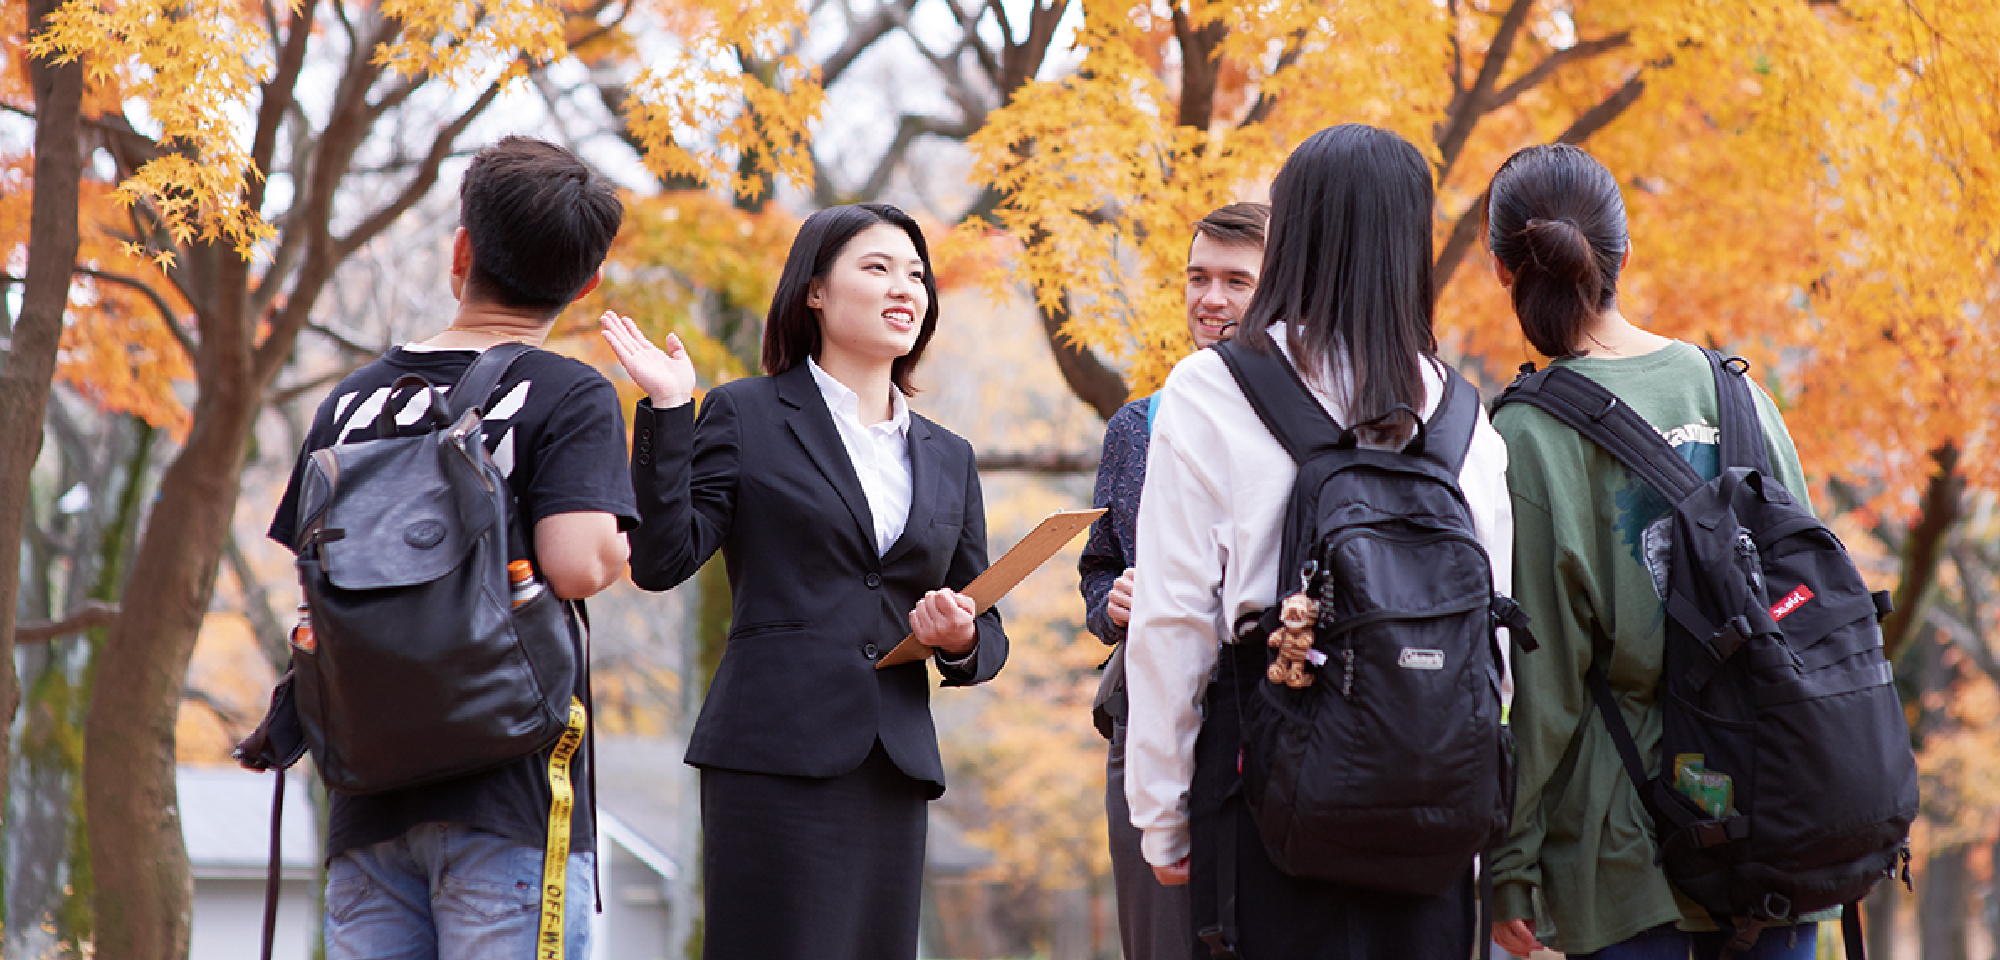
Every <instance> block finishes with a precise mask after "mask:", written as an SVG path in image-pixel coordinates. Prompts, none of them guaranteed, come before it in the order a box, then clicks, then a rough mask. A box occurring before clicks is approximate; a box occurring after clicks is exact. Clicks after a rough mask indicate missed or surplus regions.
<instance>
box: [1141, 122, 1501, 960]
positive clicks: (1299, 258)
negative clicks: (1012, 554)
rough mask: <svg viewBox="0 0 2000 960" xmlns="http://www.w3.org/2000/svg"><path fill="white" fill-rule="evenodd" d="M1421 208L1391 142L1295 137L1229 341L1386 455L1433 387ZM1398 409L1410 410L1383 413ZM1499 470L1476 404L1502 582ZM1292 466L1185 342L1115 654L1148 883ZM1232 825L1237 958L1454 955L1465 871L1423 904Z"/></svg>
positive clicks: (1427, 235) (1190, 772)
mask: <svg viewBox="0 0 2000 960" xmlns="http://www.w3.org/2000/svg"><path fill="white" fill-rule="evenodd" d="M1432 203H1433V197H1432V186H1431V170H1430V165H1429V164H1428V163H1426V162H1425V160H1424V158H1423V155H1422V154H1421V153H1420V152H1418V151H1417V149H1416V148H1415V147H1413V146H1411V145H1410V143H1409V142H1408V141H1406V140H1404V139H1403V138H1401V137H1399V136H1397V135H1396V134H1394V133H1391V132H1388V131H1386V130H1380V129H1376V128H1374V127H1368V126H1361V125H1356V124H1350V125H1346V126H1339V127H1333V128H1330V129H1327V130H1323V131H1320V132H1319V133H1317V134H1315V135H1313V136H1312V137H1311V138H1309V139H1307V140H1306V141H1305V143H1303V144H1301V145H1300V146H1299V148H1298V149H1297V150H1295V151H1294V152H1293V153H1292V155H1291V157H1290V158H1289V159H1288V160H1287V161H1286V162H1285V165H1284V168H1283V169H1282V170H1281V171H1280V172H1279V174H1278V176H1277V179H1276V180H1275V181H1273V183H1272V185H1271V222H1270V227H1269V233H1268V236H1267V240H1266V244H1265V248H1264V262H1263V268H1262V271H1261V277H1262V279H1261V280H1260V282H1259V284H1258V286H1257V291H1256V294H1255V296H1254V297H1253V299H1252V300H1251V302H1250V305H1249V307H1248V308H1247V309H1246V310H1245V313H1244V316H1243V319H1242V324H1241V327H1240V329H1239V332H1238V333H1237V337H1236V342H1237V343H1239V344H1242V345H1245V346H1246V347H1248V348H1250V349H1254V350H1259V351H1264V352H1267V353H1268V352H1276V353H1278V354H1279V355H1281V356H1283V357H1284V358H1285V360H1286V361H1288V362H1289V363H1290V364H1291V366H1292V367H1293V368H1294V370H1295V371H1296V372H1297V373H1298V374H1299V376H1300V378H1301V379H1302V380H1303V381H1304V382H1305V383H1306V385H1307V386H1308V388H1309V389H1310V391H1311V393H1312V395H1313V398H1314V399H1315V400H1317V401H1318V402H1319V404H1320V405H1321V406H1322V407H1323V408H1325V410H1326V412H1327V414H1329V415H1330V416H1331V417H1332V418H1333V419H1334V420H1335V421H1336V422H1338V423H1342V424H1361V423H1367V422H1369V421H1378V424H1377V427H1376V428H1375V429H1373V430H1371V431H1368V432H1366V433H1364V434H1363V436H1362V442H1363V443H1365V444H1367V445H1369V446H1373V447H1380V448H1385V449H1400V448H1401V447H1402V446H1403V444H1404V443H1406V442H1407V441H1409V440H1410V438H1411V437H1412V436H1413V435H1414V432H1415V426H1416V424H1415V422H1414V420H1413V419H1412V417H1411V416H1410V414H1409V413H1408V412H1407V411H1414V412H1415V413H1416V415H1418V416H1421V417H1423V418H1424V419H1425V420H1426V421H1428V420H1429V419H1430V418H1431V417H1432V416H1433V415H1434V414H1435V413H1436V411H1437V410H1438V409H1439V403H1440V400H1441V399H1442V397H1443V391H1444V385H1445V383H1446V380H1447V378H1446V368H1445V366H1444V364H1443V363H1442V362H1441V361H1439V360H1438V359H1437V357H1436V350H1437V341H1436V338H1435V336H1434V334H1433V332H1432V313H1431V256H1432V250H1431V245H1432V241H1431V220H1432ZM1399 407H1403V408H1407V411H1406V412H1404V413H1403V414H1400V415H1396V414H1394V413H1393V412H1394V411H1396V410H1397V409H1398V408H1399ZM1506 462H1507V453H1506V450H1505V448H1504V447H1503V446H1502V445H1501V442H1500V437H1499V435H1498V434H1496V433H1494V432H1493V429H1492V427H1491V426H1490V425H1488V424H1487V423H1486V420H1485V416H1484V415H1483V414H1481V415H1479V416H1478V418H1477V422H1476V424H1475V427H1474V432H1473V437H1472V441H1471V446H1470V449H1469V450H1468V452H1467V454H1466V457H1465V460H1464V466H1463V470H1462V472H1461V474H1460V476H1459V485H1460V487H1461V488H1462V490H1463V492H1464V495H1465V498H1466V501H1467V503H1468V504H1469V505H1470V508H1471V514H1472V518H1473V523H1474V527H1475V532H1476V534H1477V538H1478V540H1479V541H1480V543H1481V544H1482V545H1483V546H1484V547H1485V548H1486V551H1487V552H1488V553H1489V554H1491V555H1492V562H1493V574H1494V580H1495V588H1496V589H1498V590H1500V591H1501V592H1505V590H1506V587H1507V569H1508V568H1507V558H1508V556H1509V552H1510V547H1511V543H1512V541H1511V532H1512V528H1511V521H1510V519H1509V516H1508V504H1507V496H1506V488H1505V486H1504V482H1503V474H1504V472H1505V470H1506ZM1296 474H1297V468H1296V467H1295V466H1294V464H1293V461H1292V459H1291V457H1290V456H1289V455H1288V454H1287V453H1286V452H1285V449H1284V448H1283V447H1282V446H1280V445H1279V442H1278V441H1277V439H1276V438H1274V437H1273V436H1272V434H1271V433H1270V432H1269V431H1268V429H1267V428H1266V427H1265V426H1264V425H1263V422H1262V421H1261V420H1260V419H1259V418H1258V415H1257V413H1256V412H1255V410H1254V409H1253V408H1252V407H1251V405H1250V403H1249V401H1248V400H1247V399H1246V398H1245V397H1244V395H1243V392H1242V390H1241V388H1240V387H1238V385H1237V382H1236V380H1235V378H1234V377H1233V376H1232V375H1231V373H1230V371H1229V369H1228V367H1227V366H1226V365H1225V363H1224V361H1223V358H1222V357H1221V356H1219V355H1217V354H1216V353H1215V352H1214V351H1212V350H1202V351H1198V352H1196V353H1195V354H1194V355H1192V356H1190V357H1188V358H1187V359H1185V360H1183V361H1181V362H1180V364H1179V365H1177V366H1176V367H1175V368H1174V371H1173V373H1172V375H1170V376H1169V377H1168V378H1167V383H1166V387H1165V388H1164V389H1163V391H1162V392H1161V395H1160V404H1159V410H1158V413H1157V416H1156V419H1155V422H1154V426H1153V435H1152V448H1151V451H1150V453H1149V454H1148V458H1147V466H1146V490H1145V496H1144V498H1143V499H1142V500H1141V504H1140V512H1139V537H1138V562H1137V564H1135V566H1136V567H1137V568H1138V570H1139V571H1140V572H1139V577H1138V589H1137V596H1136V598H1135V601H1134V605H1133V616H1132V621H1131V629H1130V634H1129V640H1128V644H1129V647H1128V649H1127V653H1126V657H1127V661H1126V671H1127V684H1128V688H1129V693H1130V710H1131V719H1130V729H1129V740H1128V747H1127V751H1128V752H1127V755H1126V765H1127V767H1126V770H1127V773H1126V796H1127V798H1128V799H1129V801H1130V804H1131V810H1132V823H1133V825H1135V826H1137V827H1138V828H1139V829H1140V830H1141V831H1142V833H1143V838H1142V842H1141V848H1142V851H1143V853H1144V855H1145V858H1146V860H1147V862H1148V863H1150V864H1152V865H1153V868H1154V872H1155V874H1156V875H1158V876H1159V878H1160V880H1161V881H1162V882H1164V883H1185V882H1187V878H1188V870H1189V867H1188V862H1189V851H1190V846H1191V840H1190V825H1189V814H1188V808H1189V792H1190V783H1191V781H1192V779H1193V778H1194V774H1195V741H1196V739H1197V737H1198V736H1199V735H1200V734H1201V731H1202V725H1203V718H1202V703H1203V698H1204V696H1205V691H1206V690H1207V689H1208V688H1209V679H1210V675H1211V672H1212V671H1213V670H1214V668H1215V664H1216V657H1217V645H1218V642H1219V641H1220V640H1221V639H1222V638H1224V637H1226V636H1228V633H1229V630H1230V625H1231V624H1232V623H1233V622H1234V621H1235V620H1236V619H1237V617H1239V616H1240V615H1242V614H1244V613H1248V612H1251V611H1256V610H1261V609H1262V608H1264V607H1267V606H1269V605H1271V604H1272V603H1273V601H1274V598H1276V597H1277V596H1278V595H1279V592H1280V590H1279V587H1280V584H1279V579H1280V571H1279V570H1278V566H1279V551H1280V546H1281V545H1280V533H1281V526H1282V523H1281V521H1282V519H1283V514H1284V511H1285V508H1286V504H1287V501H1288V500H1289V498H1290V496H1291V492H1292V482H1293V479H1294V477H1295V476H1296ZM1293 575H1296V574H1295V573H1294V574H1293ZM1234 821H1235V822H1236V824H1237V825H1238V829H1236V830H1235V831H1233V835H1224V836H1221V837H1219V838H1218V839H1217V840H1216V841H1214V842H1215V843H1216V844H1217V845H1218V846H1222V845H1229V846H1233V849H1234V853H1233V857H1234V861H1235V863H1234V874H1235V875H1234V877H1233V878H1230V879H1229V880H1228V881H1226V882H1233V883H1234V884H1235V896H1234V909H1235V911H1236V914H1237V916H1236V918H1235V919H1236V927H1237V933H1238V936H1239V940H1238V942H1237V944H1236V949H1237V952H1238V955H1239V956H1241V957H1243V958H1245V960H1281V958H1282V960H1302V958H1303V960H1310V958H1343V960H1359V958H1370V957H1381V958H1397V960H1402V958H1410V957H1440V958H1445V957H1464V956H1470V955H1471V950H1472V945H1473V942H1474V940H1473V933H1474V931H1473V927H1474V926H1475V923H1474V920H1473V897H1472V892H1471V882H1470V881H1471V875H1470V873H1469V872H1468V874H1467V876H1466V880H1465V882H1463V883H1460V884H1457V885H1456V886H1454V887H1452V888H1451V889H1450V890H1448V891H1447V892H1445V893H1444V894H1442V895H1438V896H1412V895H1404V894H1395V893H1386V892H1381V891H1376V890H1366V889H1362V888H1359V887H1352V886H1344V885H1340V884H1333V883H1325V882H1318V881H1311V880H1301V879H1297V878H1294V877H1291V876H1288V875H1286V874H1284V873H1283V872H1281V871H1279V870H1278V869H1277V868H1276V867H1275V866H1273V865H1272V863H1271V861H1270V859H1269V858H1268V856H1267V855H1266V853H1265V851H1264V847H1263V845H1262V843H1261V842H1260V841H1259V839H1258V836H1257V833H1256V829H1255V826H1254V825H1253V824H1251V823H1250V822H1249V818H1247V817H1242V816H1238V817H1235V818H1234ZM1197 879H1198V881H1199V880H1200V879H1201V878H1197ZM1200 887H1201V883H1200V882H1198V883H1197V888H1198V889H1197V895H1196V899H1197V900H1201V899H1202V897H1201V894H1200V889H1199V888H1200ZM1195 912H1196V915H1197V917H1200V916H1201V915H1202V913H1203V904H1201V903H1196V904H1195ZM1198 922H1199V921H1198ZM1190 936H1193V932H1192V931H1190ZM1199 950H1200V952H1199V953H1198V954H1197V955H1206V954H1207V947H1206V946H1203V947H1200V948H1199Z"/></svg>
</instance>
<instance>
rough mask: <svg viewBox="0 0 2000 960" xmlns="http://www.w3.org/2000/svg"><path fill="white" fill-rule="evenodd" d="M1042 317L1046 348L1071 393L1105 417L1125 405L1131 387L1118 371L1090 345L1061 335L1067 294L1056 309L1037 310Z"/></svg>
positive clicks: (1108, 416) (1067, 316)
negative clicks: (1046, 340)
mask: <svg viewBox="0 0 2000 960" xmlns="http://www.w3.org/2000/svg"><path fill="white" fill-rule="evenodd" d="M1036 312H1037V313H1039V314H1040V315H1041V318H1042V332H1043V334H1045V335H1046V336H1047V337H1048V341H1049V349H1050V350H1051V351H1052V352H1054V353H1055V356H1056V369H1057V370H1058V371H1059V372H1061V373H1062V377H1063V382H1064V383H1067V384H1069V389H1070V392H1071V393H1074V394H1076V396H1077V399H1079V400H1082V401H1083V402H1084V405H1085V406H1088V407H1090V408H1091V409H1092V410H1094V411H1096V412H1097V415H1098V416H1099V417H1102V418H1104V419H1106V420H1109V419H1111V415H1112V414H1114V413H1117V412H1118V408H1119V407H1122V406H1124V405H1125V399H1126V397H1127V395H1128V394H1130V393H1131V392H1132V391H1131V388H1130V387H1127V386H1126V385H1125V378H1124V377H1122V376H1119V374H1118V371H1116V370H1113V369H1112V368H1110V367H1109V366H1106V365H1105V363H1104V361H1103V360H1100V359H1098V357H1097V354H1095V353H1092V352H1091V351H1090V349H1089V348H1087V347H1085V346H1083V345H1082V344H1079V343H1077V342H1076V341H1074V340H1071V339H1070V338H1068V337H1066V336H1063V335H1062V326H1063V322H1064V321H1066V320H1067V319H1068V318H1069V297H1068V296H1067V295H1065V296H1064V297H1063V302H1062V304H1061V305H1060V306H1058V307H1056V308H1055V309H1048V308H1045V307H1044V308H1039V309H1037V310H1036Z"/></svg>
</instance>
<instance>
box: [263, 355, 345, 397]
mask: <svg viewBox="0 0 2000 960" xmlns="http://www.w3.org/2000/svg"><path fill="white" fill-rule="evenodd" d="M362 366H364V364H360V363H356V364H342V365H341V366H339V367H338V368H335V369H334V370H331V371H328V372H326V373H323V374H320V375H319V376H317V377H314V378H312V379H311V380H307V381H306V382H304V383H295V384H293V385H291V386H289V387H285V388H282V389H278V390H273V391H271V392H270V393H269V394H267V395H266V396H265V397H264V403H265V404H266V405H267V406H273V407H282V406H284V405H285V404H288V403H291V402H292V401H294V400H297V399H298V398H300V397H302V396H305V395H306V394H308V393H311V392H313V391H314V390H318V389H320V388H321V387H324V386H326V385H328V384H333V383H339V382H340V381H341V380H343V379H346V377H347V375H348V374H350V373H353V372H354V371H356V370H359V369H361V368H362Z"/></svg>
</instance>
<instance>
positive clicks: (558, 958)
mask: <svg viewBox="0 0 2000 960" xmlns="http://www.w3.org/2000/svg"><path fill="white" fill-rule="evenodd" d="M588 723H589V717H588V716H586V715H585V713H584V710H583V701H581V700H578V699H577V698H575V697H571V698H570V700H569V726H568V728H566V729H565V730H563V735H562V739H560V740H557V741H556V747H555V749H554V750H552V751H550V752H549V845H548V849H547V851H546V852H545V853H544V854H543V857H542V927H541V933H540V934H539V935H538V936H537V937H536V939H535V960H563V914H564V909H563V907H564V901H565V900H566V896H565V895H566V894H567V893H568V890H569V819H570V817H569V815H570V810H571V809H573V808H574V807H575V806H576V790H575V788H574V787H572V786H571V784H570V780H569V769H570V762H571V761H572V760H574V759H576V750H577V748H578V747H580V746H582V745H583V728H584V726H585V725H586V724H588Z"/></svg>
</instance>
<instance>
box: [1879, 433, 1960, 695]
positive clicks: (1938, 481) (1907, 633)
mask: <svg viewBox="0 0 2000 960" xmlns="http://www.w3.org/2000/svg"><path fill="white" fill-rule="evenodd" d="M1931 459H1932V460H1935V461H1937V467H1938V468H1937V473H1935V474H1932V475H1931V479H1930V483H1929V484H1927V485H1926V486H1925V488H1924V499H1923V502H1922V504H1921V506H1920V507H1919V508H1918V512H1917V518H1916V519H1915V520H1914V521H1911V523H1910V529H1909V533H1908V535H1907V536H1905V537H1904V539H1903V551H1902V553H1903V555H1902V557H1901V560H1902V576H1901V577H1899V578H1898V582H1897V584H1896V612H1894V613H1892V614H1890V615H1889V618H1888V619H1887V620H1884V621H1882V652H1883V653H1884V654H1886V655H1887V656H1888V657H1889V659H1891V660H1894V659H1897V658H1898V657H1901V656H1902V655H1903V651H1905V650H1907V649H1909V648H1910V641H1912V640H1914V639H1915V638H1916V637H1917V636H1918V634H1919V633H1921V632H1922V627H1923V625H1924V608H1925V607H1926V606H1928V605H1929V604H1930V598H1931V595H1932V594H1933V593H1934V592H1935V591H1936V589H1937V585H1938V572H1939V571H1938V568H1939V566H1940V564H1941V563H1942V561H1943V559H1944V555H1945V548H1946V546H1947V545H1948V544H1949V542H1950V539H1951V533H1952V531H1953V530H1955V529H1957V527H1958V521H1959V518H1960V517H1961V516H1963V515H1964V513H1965V474H1963V473H1961V472H1959V469H1958V446H1957V445H1956V444H1953V443H1950V442H1947V443H1945V444H1944V445H1943V446H1941V447H1938V448H1937V449H1936V450H1933V451H1931Z"/></svg>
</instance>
